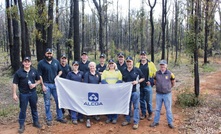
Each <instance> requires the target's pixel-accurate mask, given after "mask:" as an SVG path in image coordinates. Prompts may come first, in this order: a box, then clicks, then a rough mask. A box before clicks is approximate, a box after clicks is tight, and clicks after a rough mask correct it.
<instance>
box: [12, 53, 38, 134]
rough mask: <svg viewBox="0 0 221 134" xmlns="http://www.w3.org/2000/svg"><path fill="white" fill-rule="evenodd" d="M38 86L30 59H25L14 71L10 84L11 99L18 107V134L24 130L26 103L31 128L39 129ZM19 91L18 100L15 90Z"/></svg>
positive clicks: (36, 74)
mask: <svg viewBox="0 0 221 134" xmlns="http://www.w3.org/2000/svg"><path fill="white" fill-rule="evenodd" d="M38 84H40V76H39V74H38V72H37V70H36V69H35V68H33V67H31V58H30V57H25V58H24V59H23V61H22V67H21V68H20V69H19V70H17V71H16V73H15V75H14V79H13V84H12V94H13V99H14V100H15V101H18V99H19V106H20V113H19V119H18V122H19V129H18V133H23V132H24V130H25V125H24V123H25V118H26V110H27V106H28V103H29V105H30V107H31V114H32V119H33V126H34V127H37V128H41V125H40V124H39V121H38V111H37V100H38V96H37V93H36V86H37V85H38ZM17 89H18V90H19V98H18V96H17V94H16V90H17Z"/></svg>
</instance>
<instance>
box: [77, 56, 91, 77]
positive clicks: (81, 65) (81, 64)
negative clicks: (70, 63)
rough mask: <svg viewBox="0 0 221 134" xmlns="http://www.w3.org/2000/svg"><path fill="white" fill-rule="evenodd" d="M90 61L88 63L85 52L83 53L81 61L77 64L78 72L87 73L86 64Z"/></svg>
mask: <svg viewBox="0 0 221 134" xmlns="http://www.w3.org/2000/svg"><path fill="white" fill-rule="evenodd" d="M89 63H90V61H88V55H87V52H83V53H82V54H81V61H80V62H79V70H80V71H82V72H84V73H86V72H87V71H89V68H88V64H89Z"/></svg>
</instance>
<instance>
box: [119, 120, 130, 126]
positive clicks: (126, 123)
mask: <svg viewBox="0 0 221 134" xmlns="http://www.w3.org/2000/svg"><path fill="white" fill-rule="evenodd" d="M129 124H130V122H127V121H124V122H123V123H122V124H121V125H122V126H127V125H129Z"/></svg>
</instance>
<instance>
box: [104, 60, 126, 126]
mask: <svg viewBox="0 0 221 134" xmlns="http://www.w3.org/2000/svg"><path fill="white" fill-rule="evenodd" d="M101 83H102V84H116V83H122V74H121V72H120V70H118V69H117V65H116V63H115V62H114V60H113V59H110V60H109V61H108V65H107V69H106V70H104V72H103V73H102V75H101ZM107 118H108V119H107V120H106V123H107V124H108V123H110V122H112V124H116V123H117V118H118V115H117V114H110V115H107Z"/></svg>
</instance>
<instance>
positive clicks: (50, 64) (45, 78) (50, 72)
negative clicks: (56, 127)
mask: <svg viewBox="0 0 221 134" xmlns="http://www.w3.org/2000/svg"><path fill="white" fill-rule="evenodd" d="M38 73H39V75H40V80H41V84H42V90H43V92H44V93H43V95H44V104H45V114H46V124H47V125H48V126H51V125H52V114H51V110H50V107H51V102H50V98H51V95H52V96H53V97H54V101H55V104H56V113H57V119H56V120H57V121H58V122H61V123H66V122H67V121H66V120H64V119H63V113H62V110H61V109H60V108H59V107H58V96H57V91H56V86H55V81H54V79H55V78H56V77H59V76H61V74H62V70H61V66H60V63H59V61H58V60H56V59H54V58H53V52H52V49H51V48H47V49H46V52H45V58H44V59H42V60H41V61H39V63H38Z"/></svg>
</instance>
